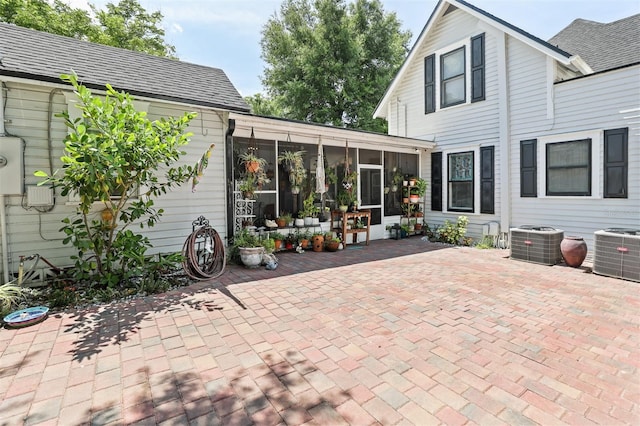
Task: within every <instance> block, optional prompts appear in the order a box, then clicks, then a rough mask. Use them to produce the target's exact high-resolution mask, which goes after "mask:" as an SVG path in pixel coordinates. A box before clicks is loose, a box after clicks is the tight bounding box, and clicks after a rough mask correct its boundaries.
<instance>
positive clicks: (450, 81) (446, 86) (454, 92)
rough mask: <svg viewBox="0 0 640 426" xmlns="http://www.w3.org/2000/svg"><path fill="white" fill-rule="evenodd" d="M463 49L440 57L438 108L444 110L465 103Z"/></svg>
mask: <svg viewBox="0 0 640 426" xmlns="http://www.w3.org/2000/svg"><path fill="white" fill-rule="evenodd" d="M465 50H466V49H465V47H464V46H462V47H461V48H459V49H456V50H454V51H453V52H449V53H447V54H444V55H442V56H441V57H440V75H441V83H440V93H441V96H440V107H441V108H446V107H450V106H453V105H458V104H462V103H464V102H465V101H466V99H467V96H466V93H467V90H466V84H465V81H466V73H465V68H466V66H465V63H466V60H465Z"/></svg>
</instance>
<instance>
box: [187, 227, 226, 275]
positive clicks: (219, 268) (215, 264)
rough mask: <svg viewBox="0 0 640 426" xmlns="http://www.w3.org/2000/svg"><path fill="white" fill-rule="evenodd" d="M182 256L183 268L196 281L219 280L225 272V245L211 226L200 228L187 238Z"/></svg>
mask: <svg viewBox="0 0 640 426" xmlns="http://www.w3.org/2000/svg"><path fill="white" fill-rule="evenodd" d="M182 256H183V257H184V260H183V261H182V267H183V268H184V271H185V273H186V274H187V276H189V277H190V278H193V279H194V280H208V279H211V278H217V277H219V276H220V275H222V273H223V272H224V267H225V265H226V256H225V252H224V244H223V242H222V239H221V238H220V235H219V234H218V232H217V231H216V230H215V229H213V228H212V227H210V226H203V227H201V228H198V229H196V230H195V231H193V232H192V233H191V235H189V236H188V237H187V239H186V241H185V242H184V246H183V247H182Z"/></svg>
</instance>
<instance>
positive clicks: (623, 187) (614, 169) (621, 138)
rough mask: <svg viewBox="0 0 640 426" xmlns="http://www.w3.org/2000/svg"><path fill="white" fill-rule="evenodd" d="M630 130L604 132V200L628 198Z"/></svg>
mask: <svg viewBox="0 0 640 426" xmlns="http://www.w3.org/2000/svg"><path fill="white" fill-rule="evenodd" d="M628 143H629V129H628V128H623V129H613V130H605V131H604V198H627V174H628V165H627V162H628V158H627V157H628Z"/></svg>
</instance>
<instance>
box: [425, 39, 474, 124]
mask: <svg viewBox="0 0 640 426" xmlns="http://www.w3.org/2000/svg"><path fill="white" fill-rule="evenodd" d="M436 64H439V66H437V65H436ZM485 67H486V60H485V35H484V33H482V34H478V35H476V36H474V37H471V38H470V39H468V40H466V41H464V42H461V43H459V44H458V45H457V46H449V47H447V48H445V49H442V52H436V53H432V54H431V55H428V56H426V57H425V58H424V113H425V114H430V113H432V112H436V110H437V109H442V108H447V107H450V106H454V105H460V104H464V103H469V102H478V101H483V100H484V99H485ZM438 98H439V99H440V102H439V103H437V99H438ZM438 106H439V108H437V107H438Z"/></svg>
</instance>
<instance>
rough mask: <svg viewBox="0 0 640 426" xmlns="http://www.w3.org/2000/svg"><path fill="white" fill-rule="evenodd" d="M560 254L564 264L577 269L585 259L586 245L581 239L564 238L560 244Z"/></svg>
mask: <svg viewBox="0 0 640 426" xmlns="http://www.w3.org/2000/svg"><path fill="white" fill-rule="evenodd" d="M560 253H562V257H563V259H564V263H566V264H567V265H568V266H571V267H573V268H578V267H579V266H580V265H582V262H584V259H585V257H587V243H586V242H585V241H584V239H583V238H582V237H572V236H566V237H564V239H563V240H562V242H561V243H560Z"/></svg>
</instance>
